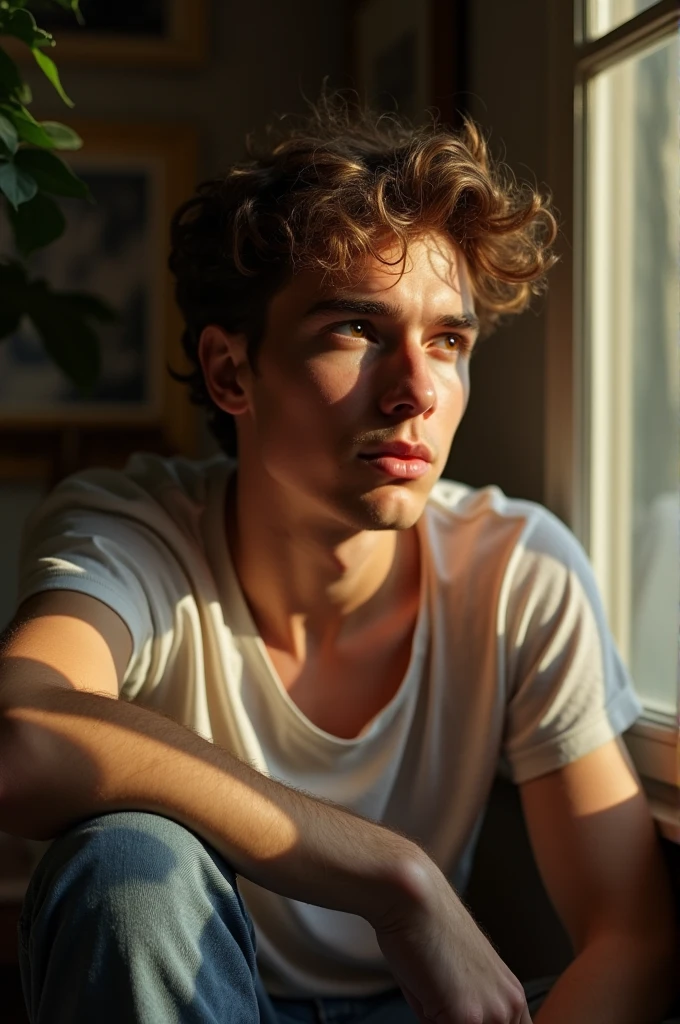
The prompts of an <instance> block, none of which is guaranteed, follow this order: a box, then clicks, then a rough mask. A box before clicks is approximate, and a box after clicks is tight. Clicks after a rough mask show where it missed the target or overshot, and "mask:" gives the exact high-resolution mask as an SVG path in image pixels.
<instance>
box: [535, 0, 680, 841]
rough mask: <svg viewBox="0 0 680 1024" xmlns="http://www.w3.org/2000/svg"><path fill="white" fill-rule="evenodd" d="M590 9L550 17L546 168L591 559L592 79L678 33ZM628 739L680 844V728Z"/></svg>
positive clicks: (578, 493) (550, 456)
mask: <svg viewBox="0 0 680 1024" xmlns="http://www.w3.org/2000/svg"><path fill="white" fill-rule="evenodd" d="M586 4H587V0H563V2H561V3H559V4H556V5H555V6H554V8H553V9H552V10H551V19H550V30H549V39H548V49H549V53H548V57H549V63H548V66H549V67H550V69H551V73H550V80H549V83H548V115H549V131H548V171H549V181H550V185H551V188H552V194H553V200H554V204H555V207H556V209H557V211H558V214H559V220H560V242H559V246H560V249H561V251H562V253H563V254H564V255H563V258H562V260H560V262H559V263H558V264H557V265H556V267H555V268H554V270H553V271H552V272H551V285H550V289H549V291H548V297H547V303H546V350H545V358H546V365H545V402H546V443H545V464H544V473H545V495H546V498H545V501H546V505H547V506H548V507H549V508H550V509H552V511H553V512H555V513H556V514H557V515H558V516H559V517H560V518H561V519H563V521H564V522H566V523H567V524H568V525H569V527H570V528H571V529H572V530H573V532H574V533H575V535H576V536H577V537H578V539H579V540H580V541H581V543H582V544H583V546H584V548H585V549H586V551H587V552H588V553H589V554H590V553H591V547H592V545H591V524H590V521H589V511H588V510H589V494H588V480H589V476H590V440H589V433H590V423H589V409H590V392H589V386H590V382H589V380H588V373H587V369H588V365H589V360H590V352H589V349H588V344H589V339H588V330H587V324H588V320H589V310H588V307H587V301H588V289H587V286H586V285H587V283H586V278H585V259H584V255H585V244H586V232H585V216H586V195H585V186H586V180H587V179H586V132H587V123H586V118H587V109H586V100H587V97H586V91H587V85H588V82H589V80H590V79H591V78H592V77H593V76H594V75H596V74H598V73H599V72H601V71H603V70H605V69H606V68H608V67H611V66H613V65H615V64H617V63H619V62H620V61H621V60H623V59H626V58H628V57H631V56H633V55H635V54H636V53H638V52H639V51H641V50H644V49H646V48H648V47H649V46H651V45H652V44H654V43H655V42H658V41H660V40H662V39H663V38H665V37H667V36H669V35H671V34H672V33H673V31H677V29H678V7H677V0H658V2H657V3H656V4H654V5H653V6H652V7H649V8H647V9H646V10H644V11H642V12H640V13H639V14H638V15H636V16H635V17H633V18H631V19H630V20H629V21H627V22H625V23H624V24H622V25H619V26H617V27H616V28H615V29H613V30H612V31H610V32H608V33H607V34H605V35H603V36H600V37H599V38H596V39H587V38H586V34H585V24H586ZM565 40H569V41H570V43H569V45H565ZM570 123H571V124H572V125H573V131H571V132H569V131H566V132H565V131H564V125H565V124H570ZM569 253H571V254H572V258H571V259H570V258H569V256H568V254H569ZM679 710H680V709H679ZM678 724H680V718H679V719H678ZM625 738H626V742H627V745H628V748H629V750H630V752H631V755H632V757H633V760H634V762H635V764H636V767H637V769H638V771H639V773H640V775H641V776H643V778H644V779H645V780H652V782H651V784H650V790H649V792H650V802H651V803H652V805H653V807H656V809H657V812H658V807H659V805H660V797H659V793H660V792H663V793H664V794H665V799H666V810H665V812H664V813H663V814H661V813H660V812H658V813H655V816H656V817H657V821H658V822H659V825H660V827H661V828H662V830H663V831H664V832H665V834H667V835H668V836H669V838H674V839H675V840H676V841H680V803H679V801H678V797H679V796H680V763H679V757H678V755H679V735H678V725H675V726H669V724H668V721H667V719H664V718H663V716H660V715H657V714H655V713H654V712H653V711H652V710H651V709H649V710H648V709H645V711H644V713H643V716H642V717H641V719H640V720H639V721H638V723H636V725H634V726H633V727H632V729H630V730H629V731H628V733H627V734H626V737H625ZM659 787H661V789H659ZM652 789H653V790H654V794H655V795H654V798H653V800H651V791H652ZM669 794H673V797H672V798H671V797H669ZM669 799H671V802H674V804H675V809H676V811H677V814H675V815H673V814H671V818H672V819H673V823H671V824H669V823H668V819H669V816H668V803H667V802H668V800H669ZM661 802H662V801H661Z"/></svg>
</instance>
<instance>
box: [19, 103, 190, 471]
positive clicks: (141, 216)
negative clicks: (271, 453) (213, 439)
mask: <svg viewBox="0 0 680 1024" xmlns="http://www.w3.org/2000/svg"><path fill="white" fill-rule="evenodd" d="M71 123H72V126H73V127H74V129H75V130H76V131H78V133H79V134H80V135H81V136H82V138H83V140H84V146H83V149H82V150H81V151H79V152H76V153H73V154H69V161H68V162H69V163H70V164H71V165H72V166H73V169H74V170H75V171H76V172H77V173H78V174H79V175H80V176H81V177H82V178H83V179H84V180H85V181H87V183H88V184H89V185H90V188H91V190H92V194H93V197H94V199H95V200H96V202H95V203H94V204H91V203H86V202H84V201H81V200H64V201H63V202H62V209H63V210H64V212H65V214H66V219H67V228H66V231H65V233H64V235H63V236H62V237H61V238H60V239H59V240H58V241H57V242H55V243H53V244H52V245H50V246H49V247H47V248H46V249H42V250H38V251H37V252H35V253H34V254H33V255H31V256H30V257H29V258H28V261H27V266H28V269H29V272H30V275H31V277H44V278H46V279H47V281H48V282H49V284H50V285H51V287H53V288H55V289H58V290H60V291H62V290H63V291H81V292H87V293H90V294H94V295H97V296H100V297H101V298H103V299H104V300H105V301H106V302H108V303H109V305H111V306H112V307H113V308H114V309H115V310H116V311H117V313H118V317H119V319H118V321H117V322H116V323H113V324H101V325H98V327H97V333H98V336H99V340H100V351H101V357H102V372H101V375H100V380H99V383H98V385H97V388H96V391H95V392H94V394H93V395H91V396H89V397H87V398H83V396H82V395H81V394H80V393H79V392H78V390H77V389H76V387H75V386H74V385H73V384H72V382H71V381H70V380H69V379H68V378H67V377H66V376H65V374H63V373H62V371H61V370H60V369H59V368H58V367H57V366H56V365H55V363H54V362H53V361H52V360H51V359H50V358H49V356H48V355H47V354H46V353H45V351H44V347H43V345H42V342H41V340H40V338H39V336H38V335H37V334H36V333H35V331H34V329H33V327H32V324H31V322H30V321H29V320H27V319H25V320H24V321H22V323H21V324H20V326H19V329H18V330H17V331H16V332H15V333H14V334H13V335H11V336H10V337H8V338H5V339H3V340H2V341H1V342H0V432H6V433H7V434H8V435H9V437H8V445H9V446H6V447H5V450H9V451H12V450H13V447H14V446H13V444H12V439H16V436H17V432H18V431H21V430H22V429H23V430H30V431H36V430H47V429H51V428H55V427H58V428H63V427H71V428H80V429H81V430H82V428H87V427H92V428H98V429H99V430H101V429H106V428H108V429H122V430H128V431H129V430H130V429H134V428H148V429H151V430H156V431H157V432H158V433H159V434H160V435H162V437H163V439H164V441H165V442H166V444H167V446H168V447H169V448H172V449H173V450H177V451H182V452H185V453H187V454H189V453H190V452H191V451H193V446H194V442H195V432H196V412H195V408H194V407H192V406H191V405H190V403H189V401H188V398H187V394H186V388H185V387H183V386H182V385H181V384H178V383H176V382H175V381H173V380H172V379H171V378H170V377H169V374H168V372H167V368H166V364H167V363H168V362H169V363H170V365H172V366H173V368H177V369H180V370H182V371H184V370H185V369H186V368H187V367H186V363H185V361H184V356H183V352H182V350H181V341H180V339H181V333H182V322H181V319H180V315H179V312H178V310H177V308H176V306H175V303H174V298H173V294H172V279H171V277H170V274H169V271H168V269H167V257H168V245H169V222H170V218H171V216H172V213H173V211H174V210H175V209H176V207H177V206H178V205H179V204H180V203H181V202H182V201H184V200H185V199H186V198H188V197H189V196H190V195H191V193H192V191H193V188H194V184H195V157H196V136H195V134H194V132H193V130H192V129H191V128H188V127H186V126H183V125H175V124H168V125H157V124H148V125H144V124H139V125H137V124H135V125H126V124H110V123H107V122H79V121H72V122H71ZM9 242H10V240H9V239H8V238H7V237H6V236H5V237H4V239H3V245H2V248H3V249H4V250H5V251H6V252H7V251H8V248H9ZM9 251H10V252H11V248H9Z"/></svg>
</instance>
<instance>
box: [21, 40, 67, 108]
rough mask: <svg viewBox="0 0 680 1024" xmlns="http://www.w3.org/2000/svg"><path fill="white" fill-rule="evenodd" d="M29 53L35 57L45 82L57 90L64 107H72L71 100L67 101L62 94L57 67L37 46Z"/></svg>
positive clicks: (62, 89)
mask: <svg viewBox="0 0 680 1024" xmlns="http://www.w3.org/2000/svg"><path fill="white" fill-rule="evenodd" d="M31 53H32V54H33V56H34V57H35V62H36V64H37V65H38V67H39V68H40V70H41V71H42V72H43V74H44V75H45V77H46V78H47V80H48V81H49V82H51V83H52V85H53V86H54V88H55V89H56V90H57V92H58V93H59V95H60V96H61V98H62V100H63V101H64V103H65V104H66V106H67V107H72V106H74V103H73V100H71V99H69V97H68V96H67V95H66V93H65V92H64V87H63V85H62V84H61V79H60V78H59V72H58V71H57V65H56V64H55V63H54V61H53V60H52V58H51V57H48V56H47V54H46V53H43V52H42V50H41V49H40V48H39V47H37V46H34V47H32V48H31Z"/></svg>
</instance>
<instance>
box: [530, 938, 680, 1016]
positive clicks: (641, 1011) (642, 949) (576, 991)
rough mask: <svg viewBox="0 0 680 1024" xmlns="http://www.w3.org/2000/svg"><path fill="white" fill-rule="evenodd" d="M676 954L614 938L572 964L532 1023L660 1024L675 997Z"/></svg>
mask: <svg viewBox="0 0 680 1024" xmlns="http://www.w3.org/2000/svg"><path fill="white" fill-rule="evenodd" d="M673 978H674V969H673V963H672V951H669V950H668V949H666V950H658V951H656V952H655V951H654V947H652V946H650V944H649V943H646V942H645V940H644V938H641V937H640V936H634V937H632V938H631V937H630V936H625V935H620V936H619V935H616V934H611V935H607V936H601V937H600V938H599V939H597V940H596V941H594V942H592V943H591V944H590V945H588V946H586V948H585V949H584V950H583V951H582V952H581V953H580V954H579V955H578V956H577V957H576V958H575V959H574V960H573V962H572V963H571V964H570V965H569V967H568V968H567V970H566V971H565V972H564V973H563V974H562V975H561V976H560V978H559V979H558V980H557V982H556V983H555V985H554V986H553V988H552V990H551V992H550V995H549V996H548V998H547V999H546V1000H545V1002H544V1004H543V1006H542V1007H541V1009H540V1010H539V1011H538V1013H537V1014H536V1015H535V1016H534V1018H533V1019H534V1024H574V1022H575V1021H578V1024H661V1021H662V1020H663V1017H664V1014H665V1013H666V1011H667V1009H668V1006H669V1004H670V1002H671V999H672V997H673Z"/></svg>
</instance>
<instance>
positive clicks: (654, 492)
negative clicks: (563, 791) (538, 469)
mask: <svg viewBox="0 0 680 1024" xmlns="http://www.w3.org/2000/svg"><path fill="white" fill-rule="evenodd" d="M574 8H575V10H574V14H575V18H574V22H575V33H574V34H575V40H574V52H573V62H572V63H571V65H570V66H569V68H567V65H566V64H564V65H563V71H562V82H561V83H560V85H559V88H561V89H562V90H563V92H564V90H565V89H566V88H567V87H568V88H569V89H570V91H571V95H572V96H573V111H574V129H575V130H574V136H573V140H570V141H569V143H568V145H569V146H570V147H571V148H570V149H569V150H568V151H567V149H566V148H565V145H564V144H562V148H561V149H560V147H559V145H558V146H557V150H558V151H559V152H557V151H556V153H555V156H554V158H555V159H558V158H560V159H561V160H562V161H563V162H564V161H565V158H566V157H568V164H569V166H570V168H571V171H570V180H569V181H567V177H566V175H565V176H563V179H562V182H561V186H560V187H561V189H562V195H564V194H566V192H567V191H570V192H571V196H572V197H573V207H572V206H571V205H570V203H571V198H570V200H569V203H568V204H567V205H568V213H569V220H570V222H571V227H572V228H573V232H572V237H573V247H574V248H573V251H574V263H573V268H572V270H571V273H572V275H573V276H572V279H571V280H570V281H565V280H562V284H561V285H559V286H558V287H559V288H561V289H562V297H561V300H560V299H559V296H558V305H559V304H560V302H561V307H562V309H563V308H564V304H565V294H566V292H567V291H568V292H569V294H570V296H573V307H572V316H571V318H570V323H571V328H570V331H569V334H570V337H569V338H567V337H566V333H565V332H564V331H563V333H562V337H561V338H560V339H558V340H557V341H554V340H553V339H551V340H550V344H551V345H555V346H557V348H558V349H559V348H561V354H558V355H557V356H556V355H555V353H553V356H552V358H553V364H554V365H556V364H557V363H558V362H559V361H560V360H561V362H562V365H563V366H564V365H565V352H566V351H567V349H568V351H569V354H570V357H571V358H572V359H573V363H572V366H573V374H572V375H571V377H570V380H571V386H570V388H569V396H568V402H569V404H570V405H571V412H570V414H569V417H567V421H566V422H567V423H568V425H569V426H570V427H571V429H572V433H573V446H572V448H571V470H570V473H563V478H562V482H561V489H562V492H563V493H566V492H568V493H569V496H570V502H569V511H568V514H567V518H569V519H570V520H571V523H572V525H573V528H574V530H575V532H576V533H577V535H579V537H580V539H581V540H582V542H583V543H584V545H585V547H586V549H587V551H588V553H589V555H590V558H591V561H592V563H593V567H594V569H595V573H596V576H597V578H598V583H599V585H600V588H601V592H602V595H603V599H604V602H605V606H606V609H607V613H608V617H609V622H610V625H611V627H612V631H613V633H614V635H615V638H616V641H617V643H618V646H619V649H620V651H621V653H622V655H623V658H624V660H625V661H626V663H627V664H628V666H629V668H630V671H631V673H632V676H633V679H634V681H635V684H636V687H637V689H638V693H639V696H640V699H641V700H642V702H643V704H644V708H645V713H644V718H643V720H642V721H641V722H640V723H639V724H638V725H636V726H635V727H634V729H633V730H632V731H631V740H630V746H631V750H632V752H633V756H634V757H635V759H636V762H637V765H638V769H639V770H640V772H641V773H642V774H643V775H645V776H647V777H649V778H652V779H655V780H657V781H658V782H661V783H666V784H670V785H672V786H678V785H680V776H679V765H678V725H679V722H680V719H679V717H678V650H679V648H678V624H679V610H680V491H679V488H678V484H679V476H678V474H679V468H680V359H679V355H678V342H679V328H680V288H679V274H678V268H679V258H680V213H679V210H678V192H679V188H680V153H679V144H678V112H679V110H680V86H679V80H678V71H679V63H680V42H679V34H678V15H677V4H676V2H675V0H673V2H667V0H660V2H657V3H653V2H649V0H574ZM562 43H563V40H562ZM574 69H575V74H574ZM567 77H570V78H571V82H570V83H568V82H567V81H566V78H567ZM554 148H555V147H554ZM558 206H559V203H558ZM556 321H557V318H556V315H554V317H553V323H556ZM558 333H559V328H558ZM548 358H549V359H550V358H551V357H550V355H549V356H548ZM553 373H555V371H554V370H553ZM557 388H558V383H557V382H554V383H553V396H555V395H556V394H557ZM548 401H550V385H549V390H548ZM560 403H561V404H560ZM553 405H554V406H555V409H554V411H553V413H552V419H553V426H552V433H553V435H555V436H557V432H558V430H559V428H560V427H561V428H562V429H563V428H564V425H565V408H566V405H565V399H564V397H563V396H562V397H561V398H560V399H556V401H555V402H554V403H553ZM549 415H550V414H549ZM555 450H556V449H555V445H554V444H553V448H552V458H553V459H554V458H555ZM563 450H564V449H563ZM548 456H549V458H550V457H551V456H550V447H549V453H548ZM553 484H554V485H555V481H553Z"/></svg>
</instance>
